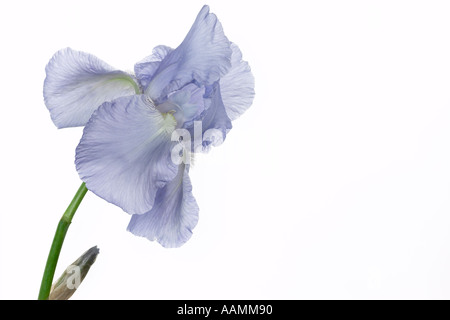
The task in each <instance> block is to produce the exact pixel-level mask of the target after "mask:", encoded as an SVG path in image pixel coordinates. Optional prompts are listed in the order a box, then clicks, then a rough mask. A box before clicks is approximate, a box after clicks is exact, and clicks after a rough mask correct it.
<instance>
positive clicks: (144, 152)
mask: <svg viewBox="0 0 450 320" xmlns="http://www.w3.org/2000/svg"><path fill="white" fill-rule="evenodd" d="M175 126H176V121H175V119H174V118H173V116H172V115H171V114H165V115H164V114H162V113H161V112H159V111H158V110H156V109H155V107H154V106H153V104H152V103H151V101H150V100H149V99H148V98H147V97H146V96H144V95H134V96H129V97H122V98H118V99H116V100H113V101H111V102H106V103H104V104H102V105H101V106H100V107H99V108H98V109H97V111H95V113H94V114H93V115H92V117H91V119H90V120H89V122H88V124H87V125H86V127H85V128H84V132H83V137H82V138H81V141H80V144H79V145H78V147H77V150H76V159H75V164H76V167H77V170H78V173H79V175H80V177H81V179H82V180H83V181H84V182H85V183H86V187H87V188H88V189H89V190H91V191H92V192H94V193H95V194H97V195H98V196H100V197H101V198H103V199H105V200H107V201H109V202H111V203H113V204H115V205H117V206H119V207H121V208H122V209H123V210H124V211H126V212H128V213H131V214H143V213H145V212H148V211H149V210H150V209H151V208H152V207H153V204H154V200H155V196H156V193H157V190H158V189H160V188H162V187H164V186H165V184H166V183H167V182H169V181H171V180H172V179H173V178H174V177H175V176H176V174H177V165H175V164H174V163H173V162H172V160H171V150H172V148H173V145H174V143H175V142H172V141H171V134H172V132H173V130H174V129H175Z"/></svg>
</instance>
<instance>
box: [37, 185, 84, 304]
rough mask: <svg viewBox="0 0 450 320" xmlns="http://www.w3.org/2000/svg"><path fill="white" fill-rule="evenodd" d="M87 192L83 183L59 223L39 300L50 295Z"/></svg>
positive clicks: (45, 298)
mask: <svg viewBox="0 0 450 320" xmlns="http://www.w3.org/2000/svg"><path fill="white" fill-rule="evenodd" d="M87 191H88V189H87V188H86V186H85V184H84V182H83V183H82V184H81V186H80V188H79V189H78V191H77V193H76V194H75V196H74V197H73V199H72V202H70V204H69V206H68V207H67V210H66V212H64V215H63V216H62V218H61V220H60V221H59V223H58V227H57V228H56V233H55V237H54V238H53V243H52V247H51V248H50V253H49V254H48V258H47V264H46V265H45V270H44V276H43V277H42V282H41V289H40V290H39V297H38V299H39V300H47V299H48V296H49V295H50V289H51V287H52V282H53V276H54V275H55V269H56V264H57V263H58V258H59V254H60V252H61V248H62V245H63V243H64V238H65V237H66V233H67V230H68V229H69V226H70V223H71V222H72V218H73V216H74V214H75V212H76V211H77V209H78V206H79V205H80V203H81V201H82V200H83V198H84V196H85V194H86V192H87Z"/></svg>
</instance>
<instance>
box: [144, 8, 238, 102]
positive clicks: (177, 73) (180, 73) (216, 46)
mask: <svg viewBox="0 0 450 320" xmlns="http://www.w3.org/2000/svg"><path fill="white" fill-rule="evenodd" d="M230 60H231V48H230V42H229V41H228V39H227V37H225V35H224V33H223V29H222V25H221V24H220V22H219V20H218V19H217V17H216V15H214V14H213V13H209V7H208V6H204V7H203V8H202V10H201V11H200V13H199V14H198V16H197V18H196V20H195V22H194V24H193V25H192V27H191V29H190V31H189V32H188V34H187V36H186V38H185V39H184V40H183V42H182V43H181V44H180V46H179V47H178V48H176V49H175V50H173V51H171V52H170V53H168V54H167V56H166V57H165V58H164V60H163V61H162V62H161V63H160V64H159V66H158V69H157V70H156V71H155V73H154V76H153V77H152V80H151V81H150V83H149V84H148V86H147V88H146V89H145V93H146V94H148V95H149V96H150V97H151V98H152V99H153V100H154V101H156V103H157V104H159V103H161V102H163V100H164V98H165V97H166V96H167V95H168V94H169V93H171V92H173V91H176V90H178V89H180V88H182V87H183V86H185V85H186V84H187V83H190V82H193V81H195V82H197V83H198V84H200V85H211V84H213V83H214V82H215V81H217V80H219V78H220V77H221V76H222V75H224V74H226V73H227V71H228V69H229V68H230V67H231V62H230Z"/></svg>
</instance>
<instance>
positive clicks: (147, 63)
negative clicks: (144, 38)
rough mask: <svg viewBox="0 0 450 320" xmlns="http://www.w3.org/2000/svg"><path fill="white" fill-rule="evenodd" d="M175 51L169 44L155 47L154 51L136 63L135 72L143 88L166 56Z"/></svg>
mask: <svg viewBox="0 0 450 320" xmlns="http://www.w3.org/2000/svg"><path fill="white" fill-rule="evenodd" d="M171 51H173V49H172V48H169V47H167V46H157V47H155V48H153V53H152V54H151V55H150V56H148V57H146V58H144V59H143V60H141V61H139V62H138V63H136V64H135V65H134V73H135V74H136V78H137V80H138V81H139V83H140V85H141V87H142V88H146V87H147V86H148V84H149V83H150V81H151V80H152V78H153V75H154V74H155V72H156V70H157V69H158V67H159V65H160V63H161V61H162V60H164V58H165V57H166V56H167V55H168V54H169V53H170V52H171Z"/></svg>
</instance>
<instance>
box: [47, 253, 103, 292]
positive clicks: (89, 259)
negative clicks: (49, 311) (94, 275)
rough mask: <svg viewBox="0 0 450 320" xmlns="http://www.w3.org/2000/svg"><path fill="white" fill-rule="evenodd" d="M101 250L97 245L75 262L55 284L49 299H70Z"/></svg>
mask: <svg viewBox="0 0 450 320" xmlns="http://www.w3.org/2000/svg"><path fill="white" fill-rule="evenodd" d="M99 253H100V250H99V249H98V248H97V246H95V247H92V248H90V249H89V250H88V251H86V252H85V253H83V254H82V255H81V257H79V258H78V259H77V260H76V261H75V262H73V263H72V264H71V265H70V266H68V267H67V269H66V270H65V271H64V273H63V274H62V275H61V277H59V279H58V280H57V281H56V282H55V283H54V284H53V286H52V290H51V292H50V296H49V298H48V299H49V300H68V299H69V298H70V297H71V296H72V295H73V294H74V293H75V291H76V290H77V289H78V287H79V286H80V284H81V282H82V281H83V280H84V278H85V277H86V275H87V273H88V271H89V269H90V268H91V266H92V265H93V264H94V262H95V260H96V259H97V255H98V254H99Z"/></svg>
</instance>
